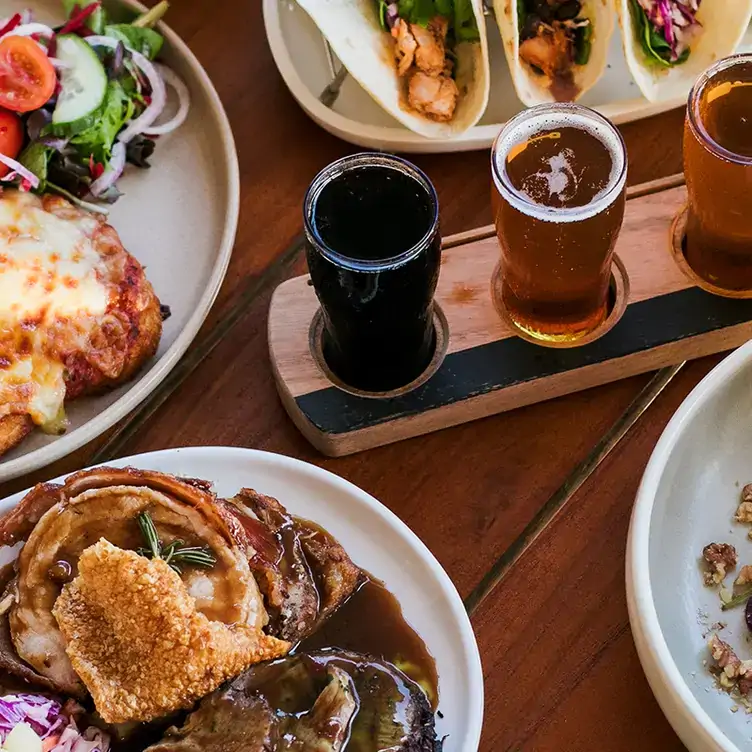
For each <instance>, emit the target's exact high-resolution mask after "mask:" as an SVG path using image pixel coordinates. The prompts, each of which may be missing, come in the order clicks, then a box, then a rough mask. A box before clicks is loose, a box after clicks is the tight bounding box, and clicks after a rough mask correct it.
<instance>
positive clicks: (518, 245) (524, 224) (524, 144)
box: [491, 103, 627, 343]
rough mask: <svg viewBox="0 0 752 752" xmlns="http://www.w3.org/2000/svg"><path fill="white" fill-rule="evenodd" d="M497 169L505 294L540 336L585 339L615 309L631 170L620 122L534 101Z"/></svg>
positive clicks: (501, 139)
mask: <svg viewBox="0 0 752 752" xmlns="http://www.w3.org/2000/svg"><path fill="white" fill-rule="evenodd" d="M491 169H492V174H493V186H494V187H493V191H492V198H493V204H494V220H495V224H496V234H497V236H498V239H499V245H500V246H501V258H500V261H499V278H498V279H497V280H495V289H496V290H497V291H498V290H499V288H500V293H499V292H497V302H500V305H501V307H502V308H503V310H504V312H505V313H506V315H507V316H508V317H509V319H510V320H511V322H512V323H513V324H514V325H515V326H516V327H517V328H518V329H519V330H521V331H522V332H524V333H526V334H527V335H528V336H530V337H532V338H534V339H536V340H539V341H541V342H544V341H546V342H550V343H566V342H572V341H576V340H578V339H581V338H582V337H584V336H586V335H588V334H589V333H591V332H593V331H594V330H595V329H597V328H598V327H599V326H600V325H601V324H602V323H603V322H604V321H605V320H606V318H607V316H608V312H609V287H610V282H611V262H612V259H613V254H614V245H615V243H616V238H617V235H618V234H619V230H620V228H621V224H622V220H623V218H624V205H625V185H626V177H627V156H626V149H625V146H624V141H623V140H622V138H621V135H620V134H619V131H617V130H616V128H614V126H613V125H612V124H611V123H610V122H609V121H608V120H606V119H605V118H604V117H602V116H601V115H599V114H598V113H596V112H594V111H592V110H589V109H587V108H586V107H581V106H579V105H575V104H564V103H561V104H546V105H539V106H537V107H532V108H530V109H529V110H526V111H524V112H521V113H520V114H519V115H517V116H515V117H514V118H512V119H511V120H510V121H509V122H508V123H507V124H506V125H505V126H504V128H503V129H502V131H501V133H500V134H499V136H498V137H497V139H496V142H495V143H494V145H493V149H492V151H491ZM499 297H500V298H501V300H500V301H499V300H498V298H499Z"/></svg>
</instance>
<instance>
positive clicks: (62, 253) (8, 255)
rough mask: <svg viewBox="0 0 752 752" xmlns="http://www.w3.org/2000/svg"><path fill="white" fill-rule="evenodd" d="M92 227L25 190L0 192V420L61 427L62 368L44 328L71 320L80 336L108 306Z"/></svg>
mask: <svg viewBox="0 0 752 752" xmlns="http://www.w3.org/2000/svg"><path fill="white" fill-rule="evenodd" d="M96 227H97V221H96V220H95V219H91V218H88V217H87V218H83V219H81V220H76V221H71V220H65V219H61V218H59V217H56V216H55V215H54V214H50V213H49V212H46V211H44V209H43V208H42V205H41V203H40V201H39V199H38V198H37V197H35V196H32V195H30V194H23V193H18V192H15V191H6V192H4V193H3V194H2V196H0V330H1V331H2V333H3V336H4V337H6V338H7V337H8V336H11V337H13V341H14V342H15V343H16V345H15V348H14V349H15V352H13V353H12V359H11V356H10V355H9V354H6V355H5V359H6V360H10V362H4V363H2V364H1V365H2V367H0V417H4V416H5V415H8V414H12V413H19V412H21V413H27V414H28V415H30V416H31V418H32V420H33V421H34V422H35V423H36V424H37V425H40V426H41V427H42V428H43V429H45V430H47V431H52V432H58V431H60V430H62V428H64V426H65V414H64V411H63V400H64V399H65V381H64V371H65V369H64V366H63V363H62V362H61V360H60V358H56V357H55V356H54V354H52V353H51V352H50V346H49V341H50V337H49V336H48V333H49V331H50V327H56V331H57V332H58V333H59V331H60V327H61V326H64V325H65V324H66V323H67V322H75V326H73V324H72V326H71V334H72V335H75V336H76V338H78V339H81V327H84V329H86V328H89V327H91V326H93V324H94V322H95V321H96V318H97V317H99V316H101V315H103V314H104V313H105V312H106V310H107V305H108V298H109V295H108V287H107V284H106V283H105V282H104V281H102V278H103V275H104V264H103V261H102V259H101V257H100V255H99V254H98V253H97V251H96V249H95V248H94V246H93V244H92V242H91V235H92V233H93V232H94V230H95V229H96ZM87 322H88V326H87ZM58 336H59V334H58ZM87 339H88V338H87ZM82 344H85V343H82Z"/></svg>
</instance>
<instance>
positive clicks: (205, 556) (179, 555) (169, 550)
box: [136, 512, 217, 574]
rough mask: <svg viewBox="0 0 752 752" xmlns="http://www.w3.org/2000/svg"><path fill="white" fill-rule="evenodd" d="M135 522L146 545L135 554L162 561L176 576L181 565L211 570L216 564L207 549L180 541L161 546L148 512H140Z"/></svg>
mask: <svg viewBox="0 0 752 752" xmlns="http://www.w3.org/2000/svg"><path fill="white" fill-rule="evenodd" d="M137 520H138V526H139V528H140V529H141V535H143V536H144V542H145V543H146V547H145V548H137V549H136V553H138V554H141V556H145V557H146V558H147V559H162V560H164V562H165V564H168V565H169V566H170V567H171V568H172V569H174V570H175V571H176V572H177V573H178V574H182V570H181V569H180V565H181V564H189V565H192V566H194V567H206V568H207V569H211V567H213V566H214V565H215V564H216V563H217V559H216V558H215V557H214V554H212V552H211V550H210V549H209V548H202V547H200V546H186V545H185V542H184V541H181V540H174V541H172V542H171V543H168V544H167V545H166V546H162V542H161V541H160V540H159V534H158V533H157V528H156V527H155V525H154V520H152V518H151V515H150V514H149V513H148V512H141V514H139V515H138V518H137Z"/></svg>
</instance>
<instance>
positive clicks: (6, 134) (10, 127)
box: [0, 109, 23, 178]
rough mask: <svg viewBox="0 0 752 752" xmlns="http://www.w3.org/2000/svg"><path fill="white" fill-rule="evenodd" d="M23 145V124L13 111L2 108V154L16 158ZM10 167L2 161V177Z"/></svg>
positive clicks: (0, 144)
mask: <svg viewBox="0 0 752 752" xmlns="http://www.w3.org/2000/svg"><path fill="white" fill-rule="evenodd" d="M22 145H23V124H22V123H21V118H20V117H18V115H16V114H15V113H13V112H9V111H8V110H3V109H0V154H4V155H5V156H6V157H10V158H11V159H15V158H16V157H17V156H18V153H19V152H20V151H21V146H22ZM9 171H10V168H9V167H8V166H7V165H4V164H2V162H0V178H2V177H4V176H5V175H7V174H8V172H9Z"/></svg>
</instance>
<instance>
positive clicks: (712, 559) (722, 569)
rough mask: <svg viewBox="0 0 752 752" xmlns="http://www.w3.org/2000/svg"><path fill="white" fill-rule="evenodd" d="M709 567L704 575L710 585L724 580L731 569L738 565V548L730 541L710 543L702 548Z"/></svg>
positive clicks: (703, 556)
mask: <svg viewBox="0 0 752 752" xmlns="http://www.w3.org/2000/svg"><path fill="white" fill-rule="evenodd" d="M702 558H703V559H705V561H706V563H707V565H708V567H707V571H706V572H705V573H704V575H703V577H704V579H705V584H706V585H708V586H709V587H712V586H713V585H719V584H720V583H721V582H723V578H724V577H725V576H726V574H727V572H728V571H729V570H730V569H733V568H734V567H735V566H736V549H735V548H734V547H733V546H732V545H731V544H730V543H709V544H708V545H707V546H705V548H703V549H702Z"/></svg>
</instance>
